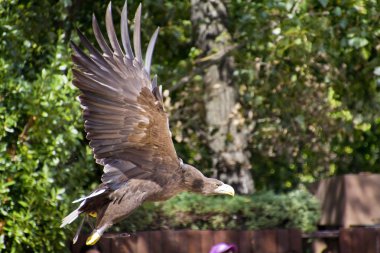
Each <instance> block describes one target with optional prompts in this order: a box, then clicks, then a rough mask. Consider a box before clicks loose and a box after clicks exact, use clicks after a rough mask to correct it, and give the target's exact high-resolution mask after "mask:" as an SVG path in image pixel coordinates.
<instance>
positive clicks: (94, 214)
mask: <svg viewBox="0 0 380 253" xmlns="http://www.w3.org/2000/svg"><path fill="white" fill-rule="evenodd" d="M88 215H90V216H91V217H93V218H96V216H97V214H96V212H95V211H93V212H89V213H88Z"/></svg>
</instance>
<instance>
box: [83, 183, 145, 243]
mask: <svg viewBox="0 0 380 253" xmlns="http://www.w3.org/2000/svg"><path fill="white" fill-rule="evenodd" d="M146 195H147V192H140V191H139V190H137V191H130V189H129V188H128V187H123V188H120V189H118V190H116V191H115V192H114V195H113V196H111V199H113V201H111V202H109V203H108V205H107V206H106V207H105V208H103V209H100V210H98V212H97V221H96V226H95V229H94V230H93V231H92V233H91V235H90V236H89V237H88V238H87V241H86V244H87V245H93V244H95V243H96V242H97V241H98V240H99V239H100V237H101V236H102V235H103V233H104V232H105V231H106V230H107V229H108V228H109V227H111V226H112V225H113V224H115V223H117V222H119V221H121V220H123V219H125V218H126V217H127V216H128V215H129V214H130V213H131V212H132V211H134V210H135V209H136V208H137V207H139V206H140V205H141V204H142V203H143V201H144V200H145V197H146Z"/></svg>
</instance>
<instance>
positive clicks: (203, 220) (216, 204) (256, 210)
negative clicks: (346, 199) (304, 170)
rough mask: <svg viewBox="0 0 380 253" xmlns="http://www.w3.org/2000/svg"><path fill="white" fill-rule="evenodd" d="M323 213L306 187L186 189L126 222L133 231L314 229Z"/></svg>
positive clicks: (143, 209)
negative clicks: (204, 192) (225, 191)
mask: <svg viewBox="0 0 380 253" xmlns="http://www.w3.org/2000/svg"><path fill="white" fill-rule="evenodd" d="M154 206H155V208H154ZM319 216H320V214H319V204H318V202H317V200H316V199H315V198H314V197H313V196H312V195H311V194H310V193H308V192H307V191H306V190H296V191H292V192H290V193H286V194H275V193H274V192H272V191H267V192H260V193H256V194H252V195H249V196H235V197H234V198H230V197H220V196H215V197H205V196H201V195H196V194H192V193H183V194H180V195H178V196H177V197H174V198H172V199H170V200H168V201H166V202H163V203H156V204H146V205H144V206H143V207H142V208H141V209H139V210H137V211H136V212H135V213H134V214H132V215H131V216H130V217H129V218H128V219H127V221H125V222H123V224H125V225H122V226H125V227H124V228H125V229H127V230H129V231H130V230H134V229H136V230H152V229H160V228H172V229H182V228H191V229H212V230H218V229H239V230H240V229H267V228H298V229H301V230H302V231H313V230H315V229H316V224H317V221H318V220H319Z"/></svg>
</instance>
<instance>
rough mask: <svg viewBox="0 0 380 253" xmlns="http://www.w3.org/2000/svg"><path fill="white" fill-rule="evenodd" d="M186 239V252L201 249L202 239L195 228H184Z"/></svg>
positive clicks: (196, 252) (193, 252)
mask: <svg viewBox="0 0 380 253" xmlns="http://www.w3.org/2000/svg"><path fill="white" fill-rule="evenodd" d="M184 236H186V237H187V239H188V244H187V252H188V253H200V252H204V251H202V241H201V233H199V231H197V230H186V235H184Z"/></svg>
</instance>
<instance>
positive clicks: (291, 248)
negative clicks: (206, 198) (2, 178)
mask: <svg viewBox="0 0 380 253" xmlns="http://www.w3.org/2000/svg"><path fill="white" fill-rule="evenodd" d="M325 235H327V236H325ZM86 237H87V235H81V236H80V238H79V240H78V242H77V243H76V244H75V245H71V246H70V248H71V252H73V253H79V252H80V248H81V247H82V245H84V242H85V240H86ZM313 238H318V239H324V238H325V239H327V241H328V242H329V243H328V245H329V248H328V249H326V250H325V251H324V252H341V253H380V230H379V229H374V228H350V229H341V230H337V231H336V233H332V234H331V233H327V234H326V233H323V232H322V233H312V234H301V232H300V231H298V230H293V229H275V230H257V231H230V230H224V231H208V230H206V231H198V230H179V231H173V230H163V231H150V232H138V233H136V234H133V235H131V236H130V237H119V238H116V237H115V238H102V239H101V240H100V242H99V245H100V247H101V248H102V250H103V253H208V252H209V250H210V248H211V247H212V245H214V244H216V243H219V242H227V243H234V244H235V245H236V246H237V247H238V249H239V250H238V253H301V252H310V250H305V248H303V245H306V241H309V242H310V240H313ZM318 253H319V252H318Z"/></svg>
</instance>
